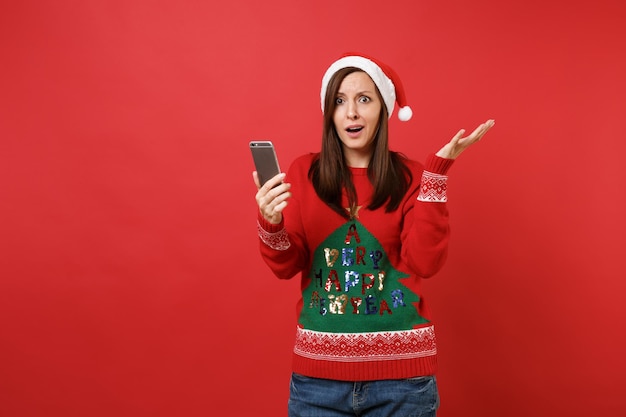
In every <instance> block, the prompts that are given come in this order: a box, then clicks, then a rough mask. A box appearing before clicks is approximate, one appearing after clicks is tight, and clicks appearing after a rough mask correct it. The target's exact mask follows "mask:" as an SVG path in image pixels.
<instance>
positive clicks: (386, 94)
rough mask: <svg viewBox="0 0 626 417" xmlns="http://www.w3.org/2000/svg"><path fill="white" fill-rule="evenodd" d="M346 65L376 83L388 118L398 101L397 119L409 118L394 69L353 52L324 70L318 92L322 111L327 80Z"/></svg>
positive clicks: (402, 91)
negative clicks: (363, 72) (357, 69)
mask: <svg viewBox="0 0 626 417" xmlns="http://www.w3.org/2000/svg"><path fill="white" fill-rule="evenodd" d="M347 67H356V68H359V69H360V70H362V71H365V73H366V74H367V75H369V76H370V78H371V79H372V81H374V84H376V87H378V90H379V91H380V94H381V95H382V96H383V101H384V102H385V106H386V107H387V113H388V114H389V117H390V118H391V114H392V113H393V108H394V106H395V103H396V102H398V106H400V110H398V119H400V120H402V121H403V122H406V121H407V120H410V119H411V117H412V116H413V111H412V110H411V108H410V107H409V106H408V105H407V102H406V96H405V94H404V88H403V87H402V82H401V81H400V78H399V77H398V75H397V74H396V73H395V71H394V70H393V69H391V68H390V67H388V66H387V65H385V64H383V63H382V62H380V61H377V60H375V59H374V58H371V57H368V56H365V55H363V54H355V53H349V54H344V55H343V56H342V57H341V58H340V59H339V60H337V61H335V62H333V63H332V65H331V66H330V67H329V68H328V69H327V70H326V73H325V74H324V77H323V78H322V91H321V94H320V96H321V99H322V113H323V112H324V100H325V98H326V89H327V87H328V82H329V81H330V79H331V78H332V76H333V75H334V74H335V73H336V72H337V71H339V70H340V69H342V68H347Z"/></svg>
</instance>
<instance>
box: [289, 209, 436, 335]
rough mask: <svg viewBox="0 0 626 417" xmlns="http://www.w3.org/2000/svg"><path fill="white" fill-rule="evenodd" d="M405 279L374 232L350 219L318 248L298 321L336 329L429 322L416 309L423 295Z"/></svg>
mask: <svg viewBox="0 0 626 417" xmlns="http://www.w3.org/2000/svg"><path fill="white" fill-rule="evenodd" d="M406 277H408V275H407V274H405V273H403V272H400V271H398V270H396V269H395V268H394V267H393V265H391V263H390V262H389V259H388V257H387V254H386V252H385V250H384V249H383V247H382V245H381V244H380V243H379V242H378V240H377V239H376V238H375V237H374V235H372V234H371V233H370V232H369V231H368V230H367V229H366V228H365V226H364V225H363V224H362V223H360V222H359V221H356V220H351V221H349V222H347V223H345V224H344V225H343V226H341V227H339V228H338V229H336V230H335V231H334V232H333V233H332V234H330V235H329V236H328V237H327V238H326V240H324V242H322V244H320V245H319V246H318V247H317V249H316V250H315V253H314V256H313V264H312V268H311V272H310V275H309V278H310V279H311V283H310V284H309V285H308V286H307V287H306V288H305V289H304V290H303V294H302V296H303V307H302V311H301V313H300V318H299V323H300V325H301V326H302V327H303V328H305V329H309V330H315V331H321V332H331V333H364V332H379V331H394V330H410V329H413V328H415V326H417V325H420V324H424V323H428V320H426V319H424V318H423V317H421V316H420V315H419V314H418V312H417V308H416V305H417V303H418V302H419V300H420V299H419V296H418V295H417V294H415V293H413V292H412V291H411V290H410V289H409V288H407V287H406V286H405V285H403V284H402V282H401V279H402V278H406Z"/></svg>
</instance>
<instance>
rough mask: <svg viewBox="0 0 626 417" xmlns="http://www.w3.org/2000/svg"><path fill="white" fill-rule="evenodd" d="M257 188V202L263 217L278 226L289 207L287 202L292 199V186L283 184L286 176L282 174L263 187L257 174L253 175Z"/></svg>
mask: <svg viewBox="0 0 626 417" xmlns="http://www.w3.org/2000/svg"><path fill="white" fill-rule="evenodd" d="M252 177H253V179H254V183H255V184H256V187H257V190H258V191H257V193H256V202H257V204H258V205H259V210H260V211H261V215H262V216H263V217H264V218H265V220H267V221H268V222H270V223H272V224H278V223H280V222H281V221H282V219H283V210H284V209H285V207H287V200H288V199H289V197H291V193H290V192H289V189H290V188H291V184H288V183H284V182H282V181H283V180H284V179H285V174H284V173H281V174H278V175H276V176H275V177H273V178H271V179H269V180H268V181H267V182H266V183H265V184H263V186H261V183H260V182H259V176H258V175H257V172H256V171H254V172H253V173H252Z"/></svg>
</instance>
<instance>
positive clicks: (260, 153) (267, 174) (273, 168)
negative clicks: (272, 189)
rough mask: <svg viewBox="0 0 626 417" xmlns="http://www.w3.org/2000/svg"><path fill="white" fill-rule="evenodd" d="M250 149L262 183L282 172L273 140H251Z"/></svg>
mask: <svg viewBox="0 0 626 417" xmlns="http://www.w3.org/2000/svg"><path fill="white" fill-rule="evenodd" d="M250 151H251V152H252V159H253V160H254V166H255V167H256V172H257V174H258V176H259V182H260V183H261V185H263V184H265V183H266V182H267V180H269V179H271V178H272V177H274V176H276V175H278V174H279V173H280V166H279V165H278V158H277V157H276V149H274V144H273V143H272V142H271V141H268V140H253V141H251V142H250Z"/></svg>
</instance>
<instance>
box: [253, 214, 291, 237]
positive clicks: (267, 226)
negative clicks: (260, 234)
mask: <svg viewBox="0 0 626 417" xmlns="http://www.w3.org/2000/svg"><path fill="white" fill-rule="evenodd" d="M257 221H258V223H259V227H261V228H262V229H263V230H265V231H266V232H268V233H278V232H280V231H281V230H283V229H284V228H285V217H283V219H282V220H281V221H280V223H278V224H273V223H270V222H268V221H267V220H265V217H263V216H262V215H261V213H259V216H258V218H257Z"/></svg>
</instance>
